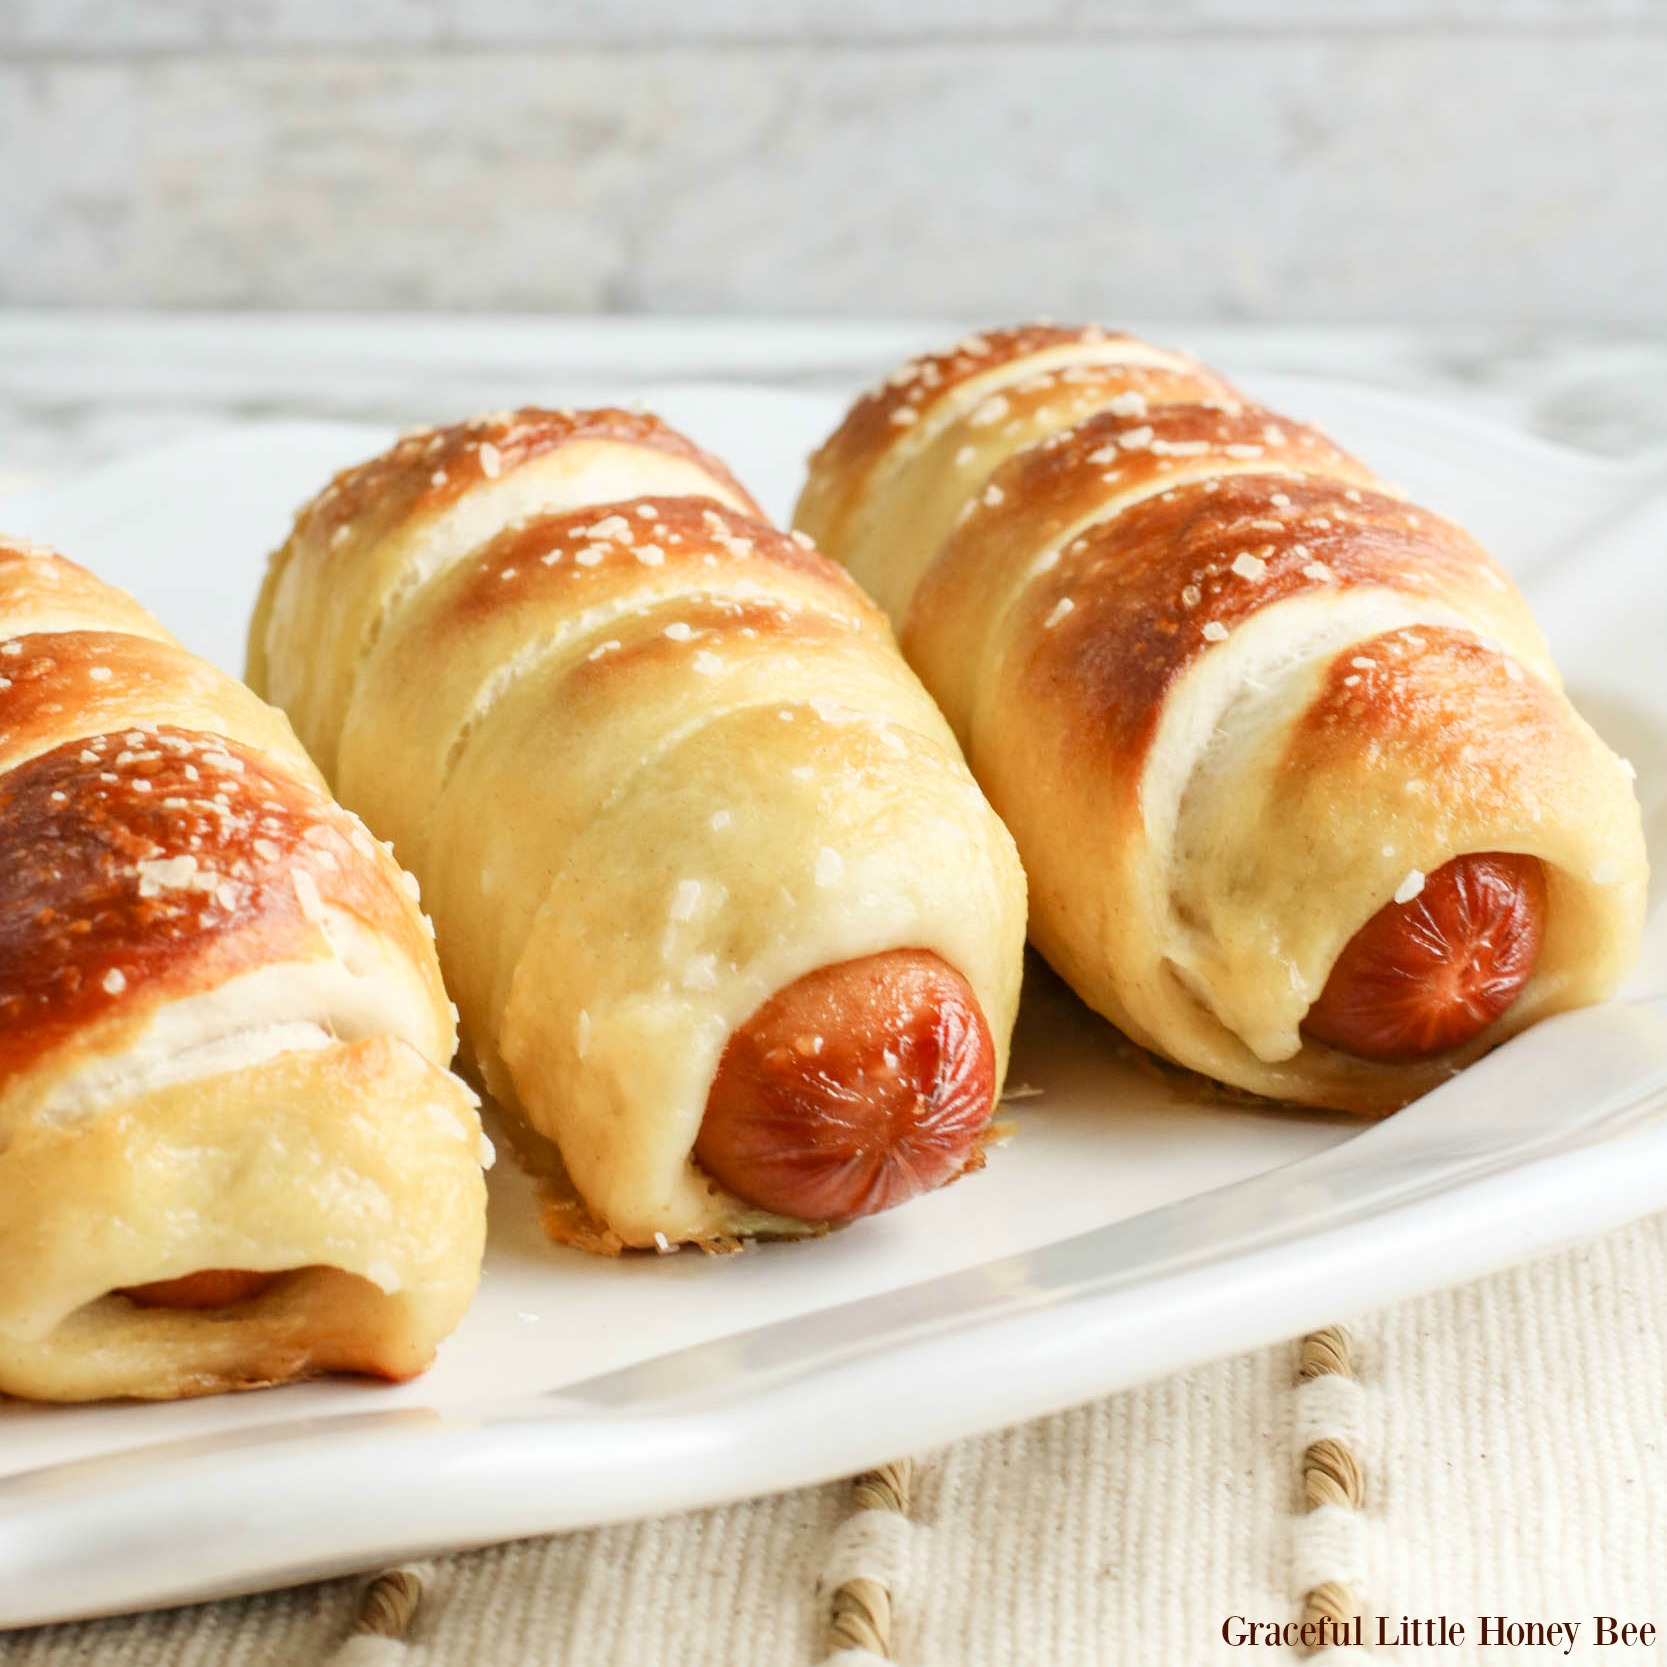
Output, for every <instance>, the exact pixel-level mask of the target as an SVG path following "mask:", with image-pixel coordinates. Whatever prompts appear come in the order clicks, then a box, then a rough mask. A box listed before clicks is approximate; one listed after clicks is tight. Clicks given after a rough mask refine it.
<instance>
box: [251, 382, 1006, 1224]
mask: <svg viewBox="0 0 1667 1667" xmlns="http://www.w3.org/2000/svg"><path fill="white" fill-rule="evenodd" d="M249 664H250V676H251V680H252V681H253V682H254V683H255V686H256V687H257V688H260V689H261V690H262V691H263V692H265V693H266V694H268V695H269V696H270V698H272V699H273V700H274V701H275V702H276V703H277V704H278V705H280V706H281V707H283V708H284V709H285V710H286V711H288V712H289V714H290V716H291V717H292V719H293V720H294V722H295V725H296V728H297V731H298V732H299V734H300V735H301V737H302V739H303V740H304V741H305V742H306V743H307V745H308V747H309V748H310V749H311V750H312V752H313V754H314V756H315V757H317V758H318V759H319V760H320V761H321V762H322V763H323V765H324V767H325V769H326V771H327V772H328V773H329V774H330V776H331V779H332V780H333V782H334V784H335V786H336V789H337V790H338V792H340V794H341V796H342V798H343V800H344V802H346V803H348V804H351V805H353V806H354V807H355V808H356V809H358V810H359V811H360V812H361V813H362V814H363V815H364V816H365V818H366V820H367V822H368V823H369V824H370V826H371V827H372V828H374V829H375V830H376V831H377V832H378V833H380V834H383V835H386V836H387V837H389V838H390V839H391V840H392V841H393V843H394V847H395V849H396V850H397V851H398V852H399V854H400V857H401V859H402V860H403V861H405V862H406V863H408V864H409V865H410V867H411V868H412V869H413V870H414V871H415V872H416V873H417V874H418V875H419V877H420V878H421V880H422V882H423V887H424V895H425V897H426V898H427V900H428V902H429V904H430V907H431V908H432V909H433V912H434V917H435V922H436V926H437V929H438V933H439V942H440V948H441V959H442V963H443V965H444V967H445V970H446V976H447V979H448V981H449V983H450V986H451V988H452V990H453V992H454V994H455V996H456V998H457V1001H458V1003H459V1006H460V1008H461V1010H462V1015H463V1033H464V1038H465V1046H466V1049H467V1050H468V1054H469V1057H470V1058H471V1059H472V1061H473V1064H474V1066H475V1068H476V1069H477V1070H478V1072H479V1075H480V1077H481V1078H482V1080H483V1081H484V1083H485V1085H486V1086H487V1087H488V1088H489V1089H490V1091H491V1093H492V1094H493V1096H494V1097H495V1098H496V1099H498V1100H499V1101H500V1102H501V1103H502V1104H503V1105H504V1106H505V1108H506V1109H507V1110H508V1111H509V1113H510V1114H511V1117H512V1119H513V1120H514V1122H515V1123H516V1124H517V1125H518V1126H519V1127H520V1128H521V1129H522V1130H523V1132H526V1131H531V1132H532V1133H533V1134H534V1135H537V1136H541V1137H544V1138H545V1139H547V1140H549V1141H553V1142H554V1143H555V1145H556V1146H557V1147H558V1148H559V1153H560V1159H561V1163H562V1165H563V1166H564V1168H565V1171H566V1176H567V1179H568V1180H569V1181H570V1182H571V1183H572V1185H573V1187H574V1188H575V1189H576V1191H577V1194H578V1197H579V1199H580V1200H582V1203H583V1206H584V1213H583V1214H582V1215H581V1216H579V1217H577V1218H574V1217H560V1218H556V1219H555V1220H554V1221H553V1223H552V1226H553V1230H555V1231H558V1232H559V1233H561V1234H563V1235H564V1236H567V1237H569V1238H572V1239H574V1240H575V1241H576V1242H581V1243H584V1244H586V1245H587V1246H589V1247H591V1248H601V1249H617V1248H619V1247H620V1246H654V1245H658V1246H660V1247H662V1248H664V1247H666V1246H668V1245H672V1244H678V1243H683V1242H696V1243H702V1244H708V1245H716V1244H724V1243H728V1242H730V1241H733V1240H734V1239H736V1238H739V1237H741V1236H743V1235H747V1234H753V1233H780V1234H797V1233H803V1232H806V1231H812V1230H815V1229H817V1228H818V1227H820V1226H821V1225H822V1224H823V1223H825V1222H829V1221H841V1220H846V1219H849V1218H850V1217H852V1216H856V1215H861V1214H866V1213H869V1212H871V1211H872V1210H875V1209H879V1208H883V1207H886V1206H888V1205H890V1204H893V1203H897V1202H901V1201H902V1200H903V1199H904V1198H907V1197H909V1196H912V1195H913V1194H915V1193H917V1192H920V1191H924V1190H927V1189H929V1188H930V1187H934V1186H937V1185H940V1184H942V1183H943V1182H944V1181H947V1180H950V1179H953V1178H954V1177H955V1176H956V1175H958V1174H960V1173H962V1172H963V1171H964V1170H966V1169H967V1168H969V1167H973V1166H976V1164H977V1163H978V1162H980V1161H981V1150H982V1148H981V1135H982V1131H983V1128H984V1125H985V1123H986V1122H987V1120H988V1117H989V1114H990V1110H991V1108H992V1105H993V1103H994V1098H995V1094H996V1092H997V1091H998V1089H999V1086H1000V1079H1001V1073H1002V1070H1003V1068H1004V1065H1005V1059H1006V1049H1007V1041H1008V1035H1009V1031H1010V1029H1011V1026H1012V1021H1013V1014H1014V1008H1015V1004H1016V1001H1017V996H1018V984H1019V977H1020V970H1021V961H1022V946H1023V936H1024V931H1023V921H1024V885H1023V877H1022V874H1021V872H1020V869H1019V866H1018V861H1017V858H1016V855H1015V854H1014V852H1013V849H1012V843H1011V840H1010V839H1009V837H1008V835H1007V833H1006V831H1005V830H1004V829H1003V828H1002V827H1001V825H1000V823H999V822H998V821H997V819H996V817H995V816H994V815H993V813H992V812H991V811H990V809H989V807H988V805H987V804H986V803H985V801H984V799H983V797H982V795H981V794H980V792H979V790H978V788H977V786H976V784H975V783H974V782H973V780H972V777H971V776H970V774H969V773H968V772H967V769H966V766H965V764H964V762H963V761H962V759H961V756H960V753H959V750H958V749H957V747H956V745H955V742H954V739H953V737H952V736H951V735H950V733H949V731H948V728H947V726H946V725H945V724H944V721H943V719H942V717H941V715H940V714H939V713H938V711H937V710H936V708H935V707H934V706H933V704H932V702H931V700H930V699H929V697H928V696H927V695H926V693H925V691H924V690H923V689H922V688H921V687H920V684H919V683H918V681H917V680H916V679H915V677H914V675H913V674H912V673H911V672H910V671H909V669H908V667H907V666H906V665H905V664H904V662H903V659H902V657H901V656H900V655H899V654H898V652H897V650H896V647H895V645H894V643H893V642H892V640H891V634H890V631H889V629H888V628H887V625H886V622H885V620H884V618H883V617H882V616H881V615H880V613H879V612H878V611H877V610H875V609H874V608H873V607H872V605H871V604H869V603H868V602H867V601H866V600H865V599H864V598H863V597H862V595H861V594H860V592H859V591H858V590H857V588H856V587H855V586H854V585H853V584H851V582H850V581H849V580H848V579H847V578H846V577H845V576H844V575H843V574H842V573H841V572H840V571H839V570H838V569H837V568H835V567H834V566H833V564H831V563H830V562H828V561H826V560H825V559H824V558H822V557H821V556H820V555H818V554H817V553H816V552H815V551H814V550H813V549H811V548H810V547H809V541H808V540H803V539H794V538H791V537H789V536H788V535H787V534H785V533H782V532H780V531H778V530H776V529H774V528H772V527H771V526H769V525H768V524H767V523H766V522H765V521H763V520H762V519H761V518H760V514H759V511H758V510H757V507H756V506H755V505H754V504H753V503H752V501H751V499H750V498H749V497H748V496H747V494H746V493H745V492H744V491H743V490H742V488H741V487H740V486H739V485H738V484H737V483H736V481H735V480H734V478H733V477H732V476H731V475H730V474H729V472H728V471H727V470H726V469H725V468H724V467H723V466H722V465H721V464H720V463H718V462H717V461H716V460H715V459H713V458H711V457H709V456H707V455H706V454H704V453H702V452H701V451H699V450H698V449H697V448H696V447H695V446H693V445H692V444H691V443H690V442H689V441H688V440H686V439H685V438H684V437H683V436H681V435H679V434H677V433H676V432H675V431H673V430H672V429H670V428H668V427H667V426H666V425H665V424H663V423H661V422H659V421H658V420H657V419H655V418H652V417H649V416H643V415H636V414H632V413H628V412H624V411H618V410H606V409H604V410H596V411H540V410H524V411H518V412H511V413H504V414H500V415H495V416H490V417H485V418H481V419H479V420H477V421H474V422H471V423H465V424H460V425H458V426H456V427H452V428H448V429H441V430H437V431H424V432H419V433H416V434H413V435H411V436H408V437H407V438H405V439H404V440H402V441H401V442H400V444H399V445H397V446H396V447H394V449H393V450H391V451H390V452H388V453H387V454H386V455H384V456H383V457H380V458H378V459H375V460H373V461H372V462H369V463H367V464H365V465H363V466H362V467H360V468H357V469H353V470H349V471H347V472H346V473H344V474H342V475H340V476H338V477H337V479H336V481H335V482H334V483H333V484H332V485H331V486H330V487H328V488H327V489H326V490H325V491H324V492H323V493H321V494H320V495H319V497H317V498H316V499H315V500H314V501H313V502H312V503H311V504H309V505H308V506H307V507H306V508H304V509H303V510H302V511H301V513H300V515H299V517H298V519H297V522H296V525H295V530H294V532H293V534H292V535H291V537H290V539H289V542H288V543H287V544H286V545H285V546H284V547H283V548H282V549H281V550H280V551H279V552H278V553H277V555H276V556H275V557H274V558H273V562H272V565H271V567H270V570H269V572H268V576H267V581H266V586H265V589H264V591H263V594H262V598H261V602H260V605H259V608H258V611H257V613H256V617H255V620H254V623H253V627H252V630H251V636H250V659H249ZM521 1144H522V1145H523V1146H525V1145H526V1144H527V1142H526V1141H525V1140H523V1141H522V1142H521Z"/></svg>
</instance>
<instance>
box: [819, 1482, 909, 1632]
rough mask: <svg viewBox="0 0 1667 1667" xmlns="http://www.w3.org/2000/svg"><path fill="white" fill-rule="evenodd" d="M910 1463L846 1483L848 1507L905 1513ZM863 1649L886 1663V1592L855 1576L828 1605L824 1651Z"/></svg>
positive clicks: (888, 1608) (888, 1621)
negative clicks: (849, 1487)
mask: <svg viewBox="0 0 1667 1667" xmlns="http://www.w3.org/2000/svg"><path fill="white" fill-rule="evenodd" d="M913 1481H914V1462H913V1460H911V1459H898V1460H896V1461H895V1462H894V1463H891V1464H883V1465H881V1466H879V1468H878V1469H875V1470H869V1471H865V1472H864V1473H863V1474H862V1475H861V1476H859V1477H857V1478H856V1480H855V1481H854V1482H853V1483H852V1484H851V1505H852V1508H853V1509H854V1510H858V1511H895V1512H896V1513H897V1514H898V1515H899V1516H907V1515H908V1514H909V1495H910V1490H911V1486H912V1484H913ZM853 1649H855V1650H868V1651H870V1652H871V1653H872V1654H874V1655H877V1656H881V1657H883V1658H885V1659H886V1660H890V1659H891V1591H890V1588H888V1587H887V1586H885V1585H884V1584H883V1583H882V1582H880V1581H878V1580H873V1579H869V1578H866V1577H863V1576H858V1577H856V1578H854V1579H851V1580H846V1581H843V1582H841V1584H840V1585H838V1586H836V1587H835V1588H834V1591H833V1596H832V1598H831V1599H830V1601H829V1615H828V1651H829V1653H830V1654H837V1653H838V1652H839V1651H840V1650H853Z"/></svg>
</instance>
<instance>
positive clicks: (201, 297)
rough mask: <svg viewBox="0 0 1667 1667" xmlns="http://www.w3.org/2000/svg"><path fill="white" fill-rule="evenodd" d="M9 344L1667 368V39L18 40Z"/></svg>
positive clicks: (149, 2)
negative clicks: (1594, 332) (415, 315)
mask: <svg viewBox="0 0 1667 1667" xmlns="http://www.w3.org/2000/svg"><path fill="white" fill-rule="evenodd" d="M0 303H11V304H34V305H41V304H45V305H53V304H60V303H63V304H86V305H110V306H228V307H348V308H365V307H382V308H413V309H422V308H436V307H463V308H475V309H522V310H537V309H550V308H555V309H563V310H577V311H587V310H598V311H602V310H624V311H658V312H694V311H716V312H740V311H745V312H772V313H828V314H856V313H871V314H892V315H896V314H931V315H934V316H938V315H944V314H959V315H967V316H989V317H998V316H1002V315H1007V314H1020V313H1023V314H1031V313H1038V312H1043V313H1055V314H1059V315H1075V314H1096V315H1101V316H1106V317H1154V316H1161V317H1167V318H1187V317H1197V318H1215V319H1283V320H1315V321H1327V322H1351V321H1373V322H1382V323H1410V324H1443V325H1458V326H1468V325H1473V324H1474V325H1486V326H1488V327H1489V328H1490V329H1493V330H1495V331H1497V330H1498V329H1500V328H1502V327H1503V328H1506V329H1512V328H1521V329H1523V330H1534V329H1542V328H1546V327H1567V326H1580V327H1594V328H1598V329H1615V330H1637V329H1645V330H1652V331H1653V330H1656V329H1660V328H1664V327H1667V0H1117V3H1101V4H1098V5H1096V4H1091V3H1089V0H1042V3H1038V4H1032V5H1029V6H1026V5H1022V4H1020V3H1018V0H916V3H914V4H910V3H909V0H838V3H831V0H0Z"/></svg>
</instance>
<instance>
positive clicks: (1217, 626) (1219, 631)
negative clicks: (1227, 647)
mask: <svg viewBox="0 0 1667 1667" xmlns="http://www.w3.org/2000/svg"><path fill="white" fill-rule="evenodd" d="M1204 640H1205V641H1206V642H1226V641H1227V627H1226V626H1225V625H1223V624H1222V623H1221V621H1220V620H1219V619H1212V620H1211V621H1210V622H1209V624H1208V625H1206V626H1205V627H1204Z"/></svg>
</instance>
